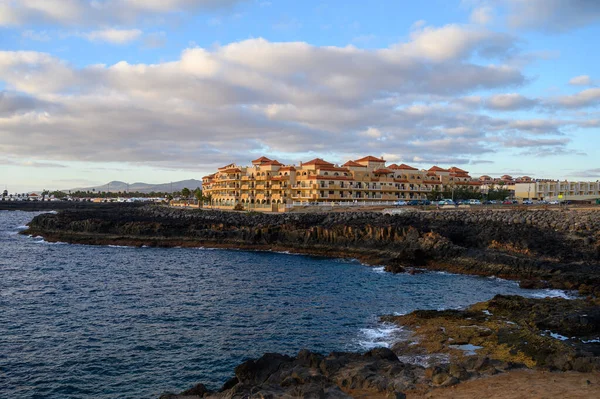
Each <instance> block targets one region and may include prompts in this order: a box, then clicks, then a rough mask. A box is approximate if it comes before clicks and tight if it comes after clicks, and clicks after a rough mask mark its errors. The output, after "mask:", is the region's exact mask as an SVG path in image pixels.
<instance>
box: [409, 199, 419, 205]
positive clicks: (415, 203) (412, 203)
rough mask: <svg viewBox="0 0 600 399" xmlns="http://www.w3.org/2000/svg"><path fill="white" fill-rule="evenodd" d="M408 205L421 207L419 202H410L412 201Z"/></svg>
mask: <svg viewBox="0 0 600 399" xmlns="http://www.w3.org/2000/svg"><path fill="white" fill-rule="evenodd" d="M408 205H410V206H416V205H419V201H418V200H410V201H408Z"/></svg>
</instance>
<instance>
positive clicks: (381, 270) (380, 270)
mask: <svg viewBox="0 0 600 399" xmlns="http://www.w3.org/2000/svg"><path fill="white" fill-rule="evenodd" d="M373 271H374V272H375V273H385V267H384V266H377V267H373Z"/></svg>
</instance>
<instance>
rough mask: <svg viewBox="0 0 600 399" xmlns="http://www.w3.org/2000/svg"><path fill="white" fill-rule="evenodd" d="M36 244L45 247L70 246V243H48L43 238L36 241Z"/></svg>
mask: <svg viewBox="0 0 600 399" xmlns="http://www.w3.org/2000/svg"><path fill="white" fill-rule="evenodd" d="M34 242H35V243H36V244H44V245H69V243H68V242H62V241H56V242H48V241H46V240H44V239H43V238H42V239H41V240H38V241H34Z"/></svg>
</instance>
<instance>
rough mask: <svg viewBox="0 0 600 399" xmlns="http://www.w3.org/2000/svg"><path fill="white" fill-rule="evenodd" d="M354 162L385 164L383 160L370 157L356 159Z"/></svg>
mask: <svg viewBox="0 0 600 399" xmlns="http://www.w3.org/2000/svg"><path fill="white" fill-rule="evenodd" d="M354 162H385V159H381V158H376V157H374V156H372V155H369V156H366V157H364V158H361V159H356V160H354Z"/></svg>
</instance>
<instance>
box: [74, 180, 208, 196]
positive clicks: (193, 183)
mask: <svg viewBox="0 0 600 399" xmlns="http://www.w3.org/2000/svg"><path fill="white" fill-rule="evenodd" d="M185 187H187V188H189V189H190V190H192V191H193V190H195V189H196V188H202V181H200V180H196V179H189V180H181V181H174V182H172V183H161V184H149V183H132V184H130V185H129V187H127V183H125V182H122V181H116V180H115V181H111V182H110V183H106V184H103V185H101V186H95V187H77V188H72V189H70V190H63V191H96V192H102V191H110V192H111V193H117V192H119V191H121V192H126V191H127V190H129V192H135V191H137V192H140V193H150V192H152V191H155V192H163V193H170V192H175V191H181V190H182V189H183V188H185Z"/></svg>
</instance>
